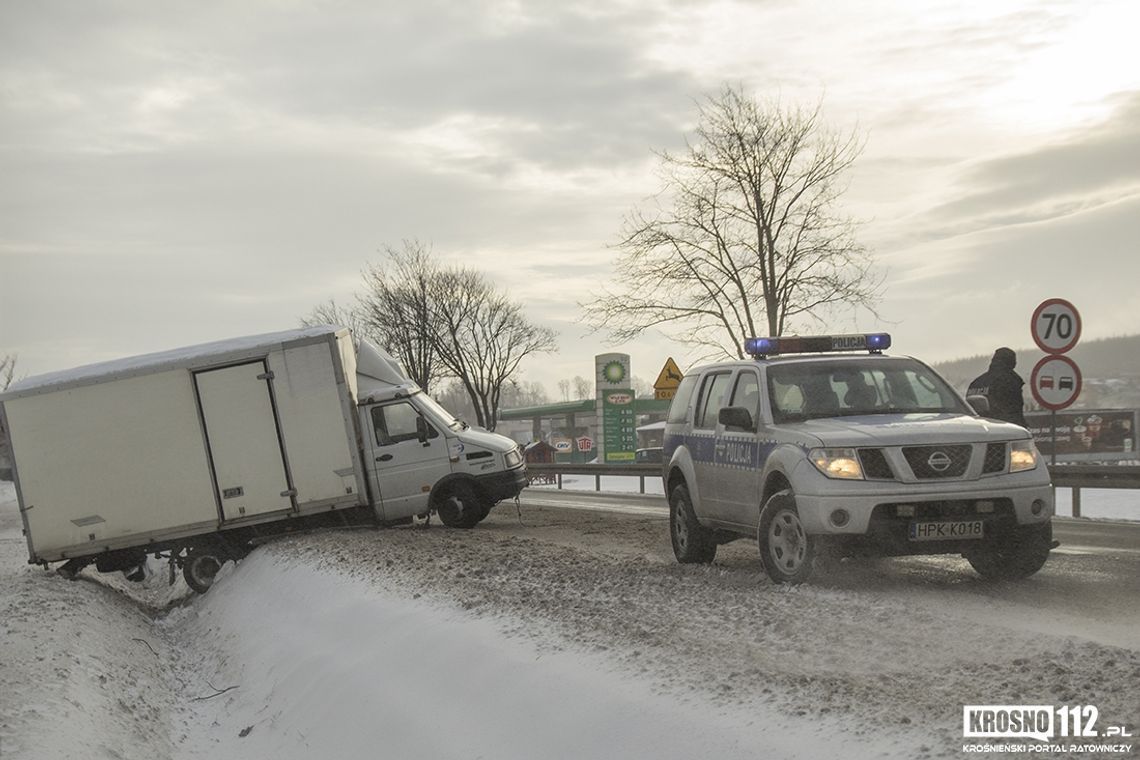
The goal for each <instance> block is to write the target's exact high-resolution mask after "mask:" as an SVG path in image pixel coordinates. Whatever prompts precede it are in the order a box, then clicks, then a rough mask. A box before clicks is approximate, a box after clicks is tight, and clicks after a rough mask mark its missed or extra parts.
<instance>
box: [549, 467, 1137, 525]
mask: <svg viewBox="0 0 1140 760" xmlns="http://www.w3.org/2000/svg"><path fill="white" fill-rule="evenodd" d="M526 468H527V473H528V474H530V475H531V476H532V478H531V479H532V480H533V481H535V482H546V483H553V484H556V485H557V486H558V488H559V489H561V488H562V476H563V475H593V476H594V490H595V491H600V490H602V476H603V475H625V476H632V477H637V478H638V483H639V486H640V487H639V489H638V490H639V492H640V493H645V479H646V478H650V479H657V478H660V477H661V465H659V464H527V466H526ZM1049 475H1050V477H1051V478H1052V480H1053V486H1054V487H1055V488H1071V489H1072V490H1073V517H1080V516H1081V489H1082V488H1140V467H1137V466H1131V465H1130V466H1127V467H1118V466H1115V465H1097V464H1057V465H1052V466H1050V467H1049ZM533 476H538V477H539V478H543V480H542V481H540V480H538V478H535V477H533Z"/></svg>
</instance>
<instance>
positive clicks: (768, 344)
mask: <svg viewBox="0 0 1140 760" xmlns="http://www.w3.org/2000/svg"><path fill="white" fill-rule="evenodd" d="M890 347H891V336H890V335H888V334H887V333H858V334H855V335H817V336H810V337H806V336H805V337H801V336H789V337H786V338H749V339H748V340H746V341H744V350H745V352H747V353H748V355H749V356H752V357H753V358H756V359H763V358H765V357H768V356H776V355H779V354H813V353H826V352H830V351H868V352H870V353H872V354H878V353H882V352H883V351H885V350H886V349H888V348H890Z"/></svg>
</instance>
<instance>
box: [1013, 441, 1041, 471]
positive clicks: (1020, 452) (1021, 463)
mask: <svg viewBox="0 0 1140 760" xmlns="http://www.w3.org/2000/svg"><path fill="white" fill-rule="evenodd" d="M1036 466H1037V447H1036V446H1034V445H1033V441H1014V442H1013V444H1012V445H1011V446H1010V447H1009V471H1010V472H1021V471H1022V470H1032V469H1033V468H1034V467H1036Z"/></svg>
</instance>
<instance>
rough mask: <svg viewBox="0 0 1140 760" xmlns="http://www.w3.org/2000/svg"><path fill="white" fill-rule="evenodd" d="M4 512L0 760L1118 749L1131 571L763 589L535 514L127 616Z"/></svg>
mask: <svg viewBox="0 0 1140 760" xmlns="http://www.w3.org/2000/svg"><path fill="white" fill-rule="evenodd" d="M5 487H6V484H0V616H2V617H0V634H2V635H0V663H2V667H3V670H2V671H0V750H2V753H0V757H2V758H4V760H8V758H10V757H13V758H39V757H49V756H67V755H71V756H76V757H93V758H103V757H128V758H133V757H148V758H149V757H158V758H163V757H172V758H199V757H201V758H206V757H210V758H241V757H274V758H282V759H284V760H290V759H291V758H298V759H299V758H307V757H327V758H340V757H345V758H347V757H381V756H384V757H393V758H429V757H430V758H437V757H438V758H450V757H457V758H458V757H462V758H467V757H480V756H482V757H488V758H515V757H517V758H523V757H540V758H546V757H550V758H562V757H565V758H583V757H607V758H611V757H612V758H622V757H654V758H673V757H678V758H680V757H686V758H691V757H721V758H753V757H773V758H784V757H788V758H791V757H804V758H810V757H820V756H833V757H843V758H872V757H897V758H911V757H914V758H924V757H958V756H962V744H963V738H962V728H961V720H962V706H963V705H966V704H1036V705H1057V706H1061V705H1078V704H1079V705H1084V704H1092V705H1096V706H1097V707H1099V709H1100V715H1101V725H1102V726H1109V725H1124V726H1126V727H1130V728H1131V730H1132V732H1133V733H1140V711H1138V705H1140V602H1138V601H1137V595H1136V588H1137V586H1136V585H1135V578H1136V577H1138V573H1140V553H1138V552H1132V551H1123V550H1122V551H1118V552H1112V551H1099V550H1098V551H1090V552H1088V553H1077V552H1074V553H1070V554H1060V555H1057V556H1054V557H1052V558H1051V559H1050V561H1049V563H1048V564H1047V565H1046V567H1045V569H1044V570H1043V571H1042V572H1041V573H1040V574H1038V575H1037V576H1035V577H1034V578H1032V579H1030V580H1029V581H1027V582H1024V583H1018V584H992V583H984V582H981V581H979V580H978V579H977V578H976V577H975V576H974V575H973V573H972V572H971V571H970V570H969V569H968V567H967V566H966V565H965V563H964V562H963V561H962V560H960V559H953V558H922V559H906V560H892V561H882V562H865V563H844V565H843V566H841V568H840V570H839V571H837V572H834V573H831V574H828V575H825V576H822V577H820V578H819V579H818V580H817V581H816V582H813V583H812V584H810V585H808V586H803V587H799V588H791V589H789V588H779V587H775V586H773V585H771V584H769V583H768V582H767V580H766V578H765V576H764V574H763V572H762V571H761V569H760V567H759V561H758V559H757V557H756V552H755V549H754V547H752V546H750V545H749V542H738V543H736V544H731V545H729V546H726V547H723V550H722V552H721V554H720V555H719V556H718V560H717V563H716V564H715V565H713V566H711V567H681V566H678V565H677V564H676V563H675V562H674V561H673V560H672V557H671V552H670V549H669V544H668V536H667V533H666V531H665V530H664V529H663V521H662V518H661V515H660V512H659V511H658V512H656V513H655V512H653V511H652V509H650V507H651V506H652V505H651V504H648V503H646V502H640V506H642V507H645V508H646V511H644V512H641V513H633V514H622V513H615V512H612V511H590V510H584V509H565V508H550V507H544V506H540V503H543V502H546V501H549V500H552V499H558V498H565V499H570V500H579V499H581V503H583V504H590V505H597V504H599V503H602V502H607V501H609V500H608V499H605V498H599V497H596V496H595V495H592V494H589V495H582V494H577V495H573V496H569V497H560V496H558V495H555V496H553V497H551V496H550V495H548V494H545V493H542V492H539V491H537V490H531V491H528V492H526V494H524V498H523V503H522V507H521V520H520V517H519V515H518V514H516V512H515V509H514V506H513V505H503V506H502V507H500V508H498V509H497V510H496V511H495V512H493V513H492V515H491V517H490V518H489V519H488V520H487V521H486V522H485V523H484V524H483V525H481V526H480V527H479V528H477V529H476V530H474V531H468V532H464V531H451V530H447V529H443V528H440V527H438V526H435V527H431V528H429V529H422V528H406V529H395V530H389V531H372V530H360V531H341V532H332V533H324V534H320V535H313V536H295V537H291V538H289V539H286V540H282V541H278V542H275V543H272V544H269V545H267V546H265V547H262V548H261V549H258V550H257V551H255V552H254V553H253V554H252V555H251V556H250V557H249V558H248V559H247V560H246V561H245V562H243V563H242V564H241V565H240V566H238V567H236V568H227V572H226V573H225V575H224V576H223V577H222V578H221V579H220V580H219V582H218V584H217V586H216V587H215V588H214V589H213V590H212V591H211V592H210V594H208V595H207V596H205V597H195V596H184V595H185V589H184V588H182V587H181V581H179V584H178V586H176V587H175V588H174V589H173V590H171V589H168V588H166V586H165V584H164V582H162V579H160V578H157V577H156V578H154V579H152V580H151V581H150V582H148V584H146V585H145V586H143V587H137V586H132V587H130V589H129V592H130V594H131V595H132V596H131V597H128V596H126V595H124V594H121V593H118V592H117V591H114V590H112V589H108V588H107V587H106V586H104V585H103V584H102V583H100V582H95V581H93V580H87V581H86V582H77V583H67V582H65V581H63V580H61V579H59V578H58V577H56V576H55V575H53V574H49V573H43V572H42V571H40V570H38V569H35V568H29V567H27V566H26V565H23V564H22V563H23V560H24V552H25V547H24V545H23V541H22V538H20V536H19V533H18V520H15V519H14V518H15V512H14V509H15V508H14V504H13V503H12V501H11V490H10V488H9V490H8V491H6V492H5V491H4V490H2V489H4V488H5ZM1126 542H1127V539H1126ZM1127 548H1129V547H1127V546H1125V547H1123V549H1127ZM115 583H116V586H117V587H119V586H121V587H122V588H124V589H125V588H127V584H125V582H122V583H120V582H118V581H115ZM132 599H134V600H137V602H136V601H132ZM168 608H169V610H168V611H167V609H168ZM230 687H236V688H232V689H230ZM227 689H228V690H227ZM223 690H227V691H223ZM1137 754H1140V753H1135V752H1133V753H1132V754H1131V755H1124V756H1126V757H1127V756H1137ZM1044 756H1046V757H1068V756H1073V757H1093V756H1098V757H1099V756H1105V755H1092V754H1087V753H1050V754H1046V755H1044ZM1113 756H1114V757H1119V756H1121V755H1113Z"/></svg>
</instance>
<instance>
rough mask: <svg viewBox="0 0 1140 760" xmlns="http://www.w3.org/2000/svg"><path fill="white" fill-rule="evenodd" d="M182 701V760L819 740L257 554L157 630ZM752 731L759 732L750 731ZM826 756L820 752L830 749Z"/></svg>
mask: <svg viewBox="0 0 1140 760" xmlns="http://www.w3.org/2000/svg"><path fill="white" fill-rule="evenodd" d="M163 626H164V628H166V630H167V631H168V632H169V633H170V634H171V635H172V636H173V637H174V638H176V639H177V640H179V641H181V642H182V644H183V649H184V650H185V651H196V652H200V653H203V656H202V657H201V658H197V657H195V658H185V659H184V661H183V664H182V667H183V669H184V670H185V672H184V673H183V675H182V677H183V678H185V679H189V678H198V679H200V680H201V679H205V680H207V681H209V682H210V683H211V684H212V685H213V686H215V687H217V688H218V689H219V690H220V689H225V688H227V687H230V686H236V687H237V688H235V689H233V690H232V691H229V692H226V693H225V694H223V695H221V696H219V697H217V698H216V699H211V700H205V701H199V702H194V703H191V706H190V714H188V715H187V716H186V717H185V719H184V723H185V725H187V726H196V727H197V729H190V728H187V729H186V730H187V731H188V732H191V731H196V733H195V739H194V741H192V742H191V741H187V742H186V743H184V745H183V749H185V750H186V754H185V756H186V757H203V758H205V757H210V758H246V757H273V758H277V759H279V760H288V759H289V758H308V757H357V756H359V757H377V756H385V757H398V758H401V759H402V760H415V759H416V758H424V759H425V760H428V759H431V760H434V759H436V758H452V757H456V758H457V757H494V758H497V759H501V760H506V759H509V758H520V760H522V759H526V760H530V759H531V758H535V757H542V758H558V757H567V758H582V757H621V758H655V759H656V760H660V759H661V758H674V757H676V758H689V757H709V756H720V757H752V756H756V752H757V751H759V750H760V749H763V754H765V755H766V756H771V753H773V752H774V753H775V754H776V756H779V757H788V758H791V757H818V756H819V755H820V753H821V752H827V751H828V749H827V743H826V741H823V740H820V739H819V738H818V737H813V736H812V735H811V732H810V730H809V729H807V728H804V727H800V728H799V729H798V731H797V730H795V729H787V728H786V727H785V729H786V730H787V732H786V733H783V734H782V735H781V734H780V733H779V732H778V731H777V730H776V729H778V727H779V726H780V724H781V723H782V721H779V720H776V719H775V718H774V717H773V716H768V718H769V719H770V722H769V720H766V719H765V718H764V716H761V715H757V714H756V713H755V712H750V713H747V714H745V713H743V712H740V713H734V712H732V711H731V710H727V711H726V709H725V708H723V707H719V708H716V709H714V708H713V707H712V706H711V705H709V704H707V703H702V702H701V701H699V700H695V699H694V700H691V701H688V702H686V701H678V700H677V699H676V698H671V697H669V696H666V695H662V694H657V693H654V692H653V691H652V690H651V689H650V687H649V686H647V685H646V684H645V683H642V682H638V681H631V680H629V679H628V678H624V677H622V676H621V675H619V674H618V673H617V672H616V671H615V670H614V669H613V667H612V663H608V662H606V661H605V660H604V659H603V658H600V657H598V656H597V655H592V654H585V653H567V652H554V651H543V650H540V649H538V648H536V647H535V646H534V644H533V643H532V642H531V641H528V640H524V639H519V638H514V639H512V638H509V637H506V636H504V634H503V633H502V631H501V627H500V626H499V625H496V624H495V623H494V622H491V621H487V620H477V619H474V618H471V617H468V616H467V615H465V614H464V613H462V612H461V611H459V610H451V609H446V608H441V607H439V606H433V605H429V604H425V603H421V602H419V601H417V600H414V599H408V598H401V597H398V596H395V595H393V594H392V593H391V592H386V591H381V590H379V589H377V588H376V587H375V586H372V585H371V584H369V583H367V582H362V581H360V580H357V579H354V578H348V577H344V576H337V575H334V574H332V573H328V572H316V571H315V569H314V568H313V567H311V566H309V565H307V564H306V563H304V562H302V561H287V560H283V559H282V558H280V557H278V556H275V554H274V553H270V552H264V551H261V552H257V553H255V554H254V555H252V556H250V557H249V558H248V559H247V560H246V561H244V562H243V563H242V565H241V567H240V568H238V570H237V571H236V572H235V573H234V574H233V576H232V577H231V578H229V579H226V580H224V581H222V582H221V583H219V584H218V585H217V586H215V588H214V589H212V590H211V592H210V593H209V594H208V595H207V596H205V597H203V598H201V599H198V600H196V601H195V602H194V604H193V605H191V606H188V607H186V608H184V609H181V610H179V611H177V612H176V613H174V614H172V615H171V616H169V617H168V619H167V620H166V621H165V622H164V624H163ZM761 724H763V727H761ZM838 749H839V746H838V744H836V746H835V747H832V748H831V750H832V751H838Z"/></svg>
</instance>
